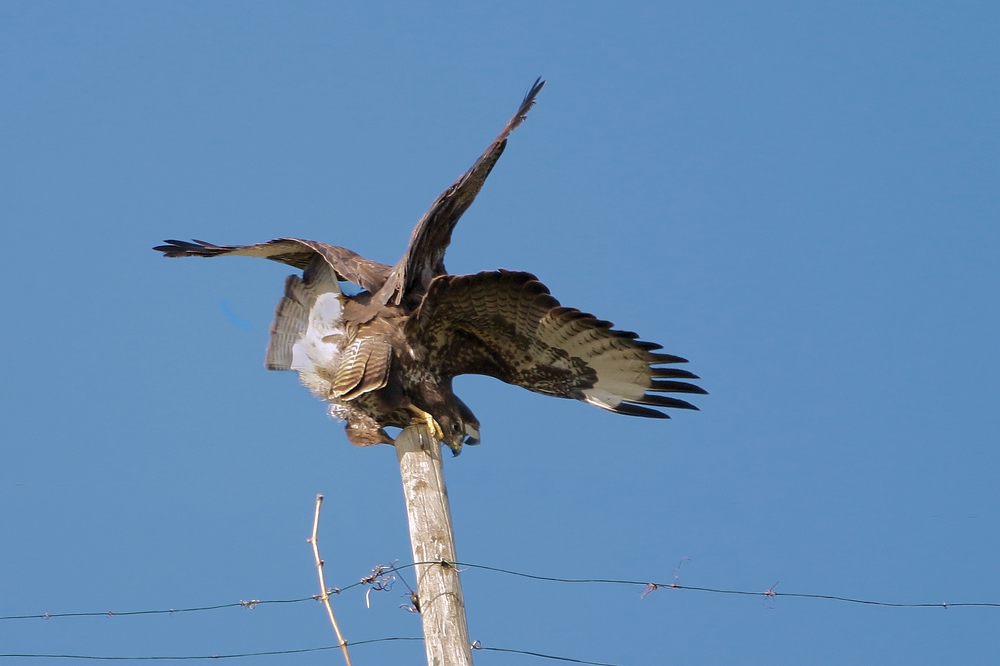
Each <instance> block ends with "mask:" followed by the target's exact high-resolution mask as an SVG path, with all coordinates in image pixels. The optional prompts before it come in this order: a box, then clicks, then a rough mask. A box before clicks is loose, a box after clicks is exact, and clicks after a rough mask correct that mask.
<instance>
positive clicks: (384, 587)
mask: <svg viewBox="0 0 1000 666" xmlns="http://www.w3.org/2000/svg"><path fill="white" fill-rule="evenodd" d="M398 561H399V560H393V562H392V564H377V565H375V568H374V569H372V572H371V573H370V574H368V575H367V576H365V577H364V578H362V579H361V580H360V581H359V583H360V584H361V585H371V587H369V588H368V590H367V591H366V592H365V607H366V608H371V607H372V603H371V595H372V592H388V591H389V590H391V589H392V584H393V583H395V582H396V576H395V575H394V574H391V573H389V574H387V573H386V571H389V570H394V569H395V568H396V562H398ZM407 587H409V585H407Z"/></svg>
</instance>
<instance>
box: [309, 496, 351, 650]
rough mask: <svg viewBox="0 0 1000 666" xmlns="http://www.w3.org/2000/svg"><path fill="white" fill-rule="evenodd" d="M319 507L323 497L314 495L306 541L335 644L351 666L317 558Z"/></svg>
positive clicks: (320, 562)
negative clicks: (313, 511) (308, 535)
mask: <svg viewBox="0 0 1000 666" xmlns="http://www.w3.org/2000/svg"><path fill="white" fill-rule="evenodd" d="M321 506H323V496H322V495H316V511H315V513H314V515H313V529H312V536H310V537H309V538H308V539H307V541H308V542H309V543H310V544H311V545H312V551H313V557H314V558H315V559H316V572H317V573H318V574H319V590H320V593H319V599H320V601H322V602H323V606H324V607H325V608H326V614H327V617H329V618H330V624H332V625H333V633H335V634H336V635H337V644H338V645H340V650H341V651H342V652H343V653H344V661H346V662H347V666H353V664H351V655H350V653H348V651H347V641H345V640H344V636H343V634H341V633H340V625H338V624H337V618H335V617H334V616H333V606H331V605H330V591H329V590H328V589H327V588H326V577H325V576H324V575H323V559H322V558H321V557H320V556H319V510H320V507H321Z"/></svg>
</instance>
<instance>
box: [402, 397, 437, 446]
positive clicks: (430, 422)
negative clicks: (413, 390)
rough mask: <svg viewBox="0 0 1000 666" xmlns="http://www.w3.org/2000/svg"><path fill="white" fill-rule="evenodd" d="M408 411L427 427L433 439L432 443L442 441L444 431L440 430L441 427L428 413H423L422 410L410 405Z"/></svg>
mask: <svg viewBox="0 0 1000 666" xmlns="http://www.w3.org/2000/svg"><path fill="white" fill-rule="evenodd" d="M410 409H411V410H412V411H413V413H414V414H416V415H417V416H418V417H419V418H420V419H422V420H423V422H424V423H425V424H426V425H427V429H428V430H429V431H430V433H431V436H432V437H433V438H434V441H436V442H443V441H444V431H443V430H442V429H441V426H439V425H438V422H437V421H436V420H435V419H434V417H433V416H431V415H430V414H429V413H428V412H425V411H424V410H422V409H420V408H419V407H416V406H414V405H410Z"/></svg>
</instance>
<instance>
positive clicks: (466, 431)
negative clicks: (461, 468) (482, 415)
mask: <svg viewBox="0 0 1000 666" xmlns="http://www.w3.org/2000/svg"><path fill="white" fill-rule="evenodd" d="M452 399H453V400H454V402H453V403H452V404H451V405H449V407H450V409H447V410H444V413H439V414H437V415H436V416H435V420H437V423H438V426H439V427H440V428H441V433H442V435H443V437H442V441H443V442H444V444H445V446H447V447H448V448H449V449H451V452H452V453H453V454H454V455H456V456H457V455H458V454H459V453H461V452H462V446H463V445H465V444H468V445H469V446H474V445H476V444H478V443H479V419H477V418H476V415H475V414H473V413H472V410H471V409H469V408H468V406H467V405H466V404H465V403H464V402H462V401H461V400H459V399H458V397H457V396H452Z"/></svg>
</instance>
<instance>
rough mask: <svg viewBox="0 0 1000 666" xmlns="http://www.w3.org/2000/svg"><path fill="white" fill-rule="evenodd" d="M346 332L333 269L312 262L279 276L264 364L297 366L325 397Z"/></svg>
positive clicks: (307, 382)
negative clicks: (281, 287)
mask: <svg viewBox="0 0 1000 666" xmlns="http://www.w3.org/2000/svg"><path fill="white" fill-rule="evenodd" d="M346 336H347V333H346V330H345V328H344V296H343V294H342V293H341V291H340V286H339V285H338V283H337V278H336V275H334V273H333V271H332V270H331V269H330V267H329V266H328V265H327V264H326V263H325V262H314V263H313V264H312V265H310V266H309V268H307V269H306V271H305V273H304V275H303V277H302V278H300V277H298V276H296V275H290V276H289V277H288V278H287V279H286V280H285V295H284V296H283V297H282V299H281V300H280V301H279V302H278V307H277V308H276V310H275V313H274V322H273V323H272V324H271V339H270V342H269V344H268V348H267V361H266V365H267V367H268V369H270V370H296V371H298V373H299V379H300V380H301V381H302V383H303V384H305V385H306V387H308V388H309V390H310V391H312V392H313V393H314V394H316V395H317V396H318V397H320V398H323V399H326V398H327V397H328V396H329V393H330V382H331V379H332V378H333V376H334V374H335V373H336V371H337V367H338V366H339V365H340V358H341V352H342V351H343V345H344V341H345V339H346Z"/></svg>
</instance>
